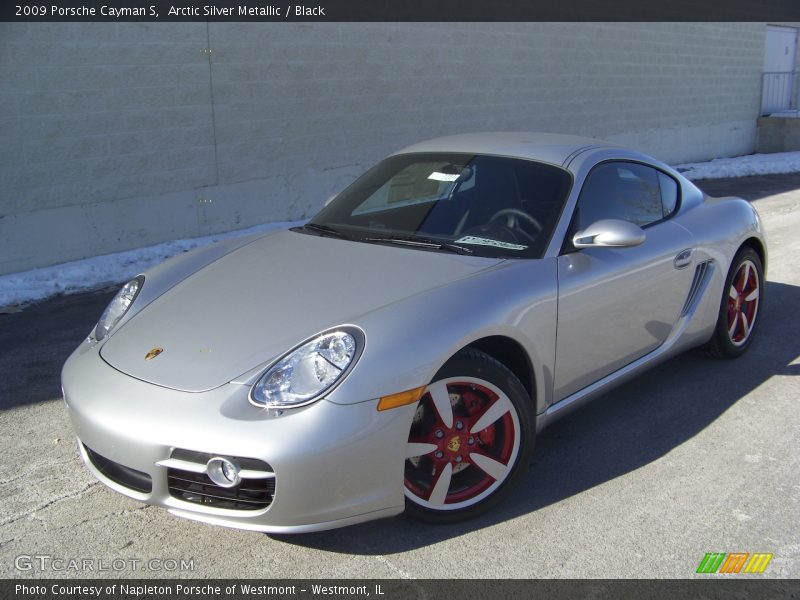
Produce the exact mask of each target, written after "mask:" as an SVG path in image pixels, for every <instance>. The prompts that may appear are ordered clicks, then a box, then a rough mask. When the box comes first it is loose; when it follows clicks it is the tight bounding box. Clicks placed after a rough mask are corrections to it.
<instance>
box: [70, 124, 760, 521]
mask: <svg viewBox="0 0 800 600" xmlns="http://www.w3.org/2000/svg"><path fill="white" fill-rule="evenodd" d="M766 254H767V249H766V245H765V240H764V234H763V231H762V226H761V222H760V220H759V217H758V214H757V213H756V211H755V210H754V209H753V207H752V206H751V205H750V204H749V203H747V202H746V201H744V200H742V199H739V198H720V199H713V198H709V197H707V196H705V195H704V194H703V193H702V192H701V191H700V190H699V189H698V188H697V187H695V186H694V185H693V184H692V183H691V182H689V181H688V180H687V179H685V178H684V177H682V176H681V175H680V174H679V173H677V172H676V171H675V170H674V169H672V168H670V167H669V166H667V165H665V164H662V163H660V162H658V161H656V160H654V159H652V158H650V157H648V156H645V155H643V154H639V153H637V152H633V151H630V150H626V149H623V148H619V147H616V146H613V145H610V144H606V143H603V142H599V141H597V140H594V139H583V138H577V137H568V136H557V135H548V134H506V133H501V134H473V135H461V136H453V137H446V138H441V139H437V140H433V141H428V142H424V143H421V144H417V145H414V146H411V147H409V148H406V149H405V150H403V151H401V152H398V153H397V154H394V155H392V156H389V157H388V158H386V159H385V160H383V161H382V162H380V163H379V164H378V165H377V166H375V167H374V168H372V169H371V170H369V171H367V172H366V173H365V174H364V175H363V176H362V177H360V178H359V179H357V180H356V181H355V182H354V183H353V184H352V185H351V186H350V187H348V188H347V189H345V190H344V191H342V192H341V193H340V194H339V195H338V196H336V197H335V198H334V199H333V200H332V201H331V202H329V203H328V204H327V205H326V206H325V207H324V208H323V209H322V210H321V212H319V213H318V214H317V215H316V216H315V217H314V218H312V219H311V220H310V221H309V222H308V223H307V224H306V225H304V226H302V227H298V228H294V229H292V230H286V231H280V232H272V233H268V234H263V235H256V236H251V237H247V238H240V239H235V240H229V241H226V242H222V243H218V244H216V245H213V246H209V247H206V248H203V249H199V250H196V251H194V252H190V253H186V254H183V255H181V256H178V257H175V258H173V259H170V260H168V261H166V262H164V263H162V264H161V265H159V266H157V267H155V268H153V269H151V270H149V271H147V272H145V273H143V274H142V275H140V276H139V277H137V278H136V279H134V280H132V281H130V282H128V283H127V284H125V286H124V287H123V288H122V289H121V290H120V292H119V293H118V294H117V295H116V297H115V298H114V299H113V300H112V301H111V303H110V304H109V306H108V308H107V309H106V310H105V312H104V313H103V315H102V317H101V318H100V321H99V322H98V324H97V326H96V327H95V328H94V330H93V331H92V333H91V334H90V335H89V337H88V338H87V339H86V340H85V341H84V342H83V343H82V344H81V345H80V346H79V347H78V348H77V350H76V351H75V352H74V353H73V354H72V356H71V357H70V358H69V360H68V361H67V363H66V365H65V366H64V370H63V374H62V381H63V389H64V396H65V401H66V404H67V406H68V411H69V414H70V417H71V419H72V423H73V424H74V428H75V431H76V433H77V436H78V439H79V449H80V452H81V454H82V456H83V459H84V461H85V463H86V465H87V466H88V468H89V469H90V470H91V472H92V473H93V474H94V475H95V476H96V477H97V478H98V479H100V480H101V481H102V482H103V483H105V484H106V485H107V486H108V487H110V488H112V489H114V490H116V491H118V492H121V493H123V494H125V495H127V496H130V497H132V498H136V499H138V500H142V501H144V502H149V503H152V504H156V505H160V506H164V507H166V508H168V509H169V510H170V511H171V512H172V513H174V514H176V515H180V516H182V517H187V518H190V519H197V520H200V521H205V522H209V523H216V524H220V525H227V526H232V527H240V528H245V529H253V530H259V531H268V532H302V531H313V530H321V529H327V528H333V527H339V526H343V525H348V524H352V523H357V522H361V521H367V520H370V519H376V518H379V517H385V516H389V515H395V514H398V513H400V512H402V511H403V510H405V511H407V512H409V513H411V514H412V515H414V516H416V517H419V518H422V519H426V520H431V521H453V520H457V519H463V518H467V517H471V516H473V515H476V514H478V513H480V512H482V511H485V510H487V509H488V508H490V507H491V506H492V505H494V504H495V503H496V502H498V500H500V499H501V498H502V497H503V496H504V495H506V494H507V493H508V492H510V491H511V489H512V487H513V484H514V483H515V481H516V480H517V479H519V478H520V476H521V475H523V473H524V471H525V467H526V465H528V464H529V462H530V460H529V459H530V455H531V452H532V450H533V440H534V436H535V434H536V432H537V431H540V430H541V429H542V428H543V427H545V426H546V425H547V424H548V423H551V422H552V421H553V420H554V419H556V418H558V417H560V416H562V415H564V414H567V413H568V412H570V411H571V410H572V409H574V408H576V407H578V406H579V405H581V404H583V403H584V402H585V401H587V400H589V399H591V398H592V397H594V396H596V395H598V394H600V393H603V392H605V391H607V390H608V389H609V388H611V387H612V386H614V385H616V384H619V383H620V382H622V381H624V380H627V379H629V378H630V377H632V376H634V375H636V374H638V373H641V372H642V371H643V370H645V369H647V368H649V367H651V366H653V365H654V364H656V363H658V362H659V361H662V360H664V359H666V358H668V357H670V356H673V355H675V354H677V353H679V352H683V351H685V350H687V349H689V348H694V347H698V346H703V347H705V349H706V350H707V351H708V352H710V353H711V354H715V355H717V356H719V357H728V358H734V357H738V356H739V355H741V354H742V353H744V352H745V351H746V350H747V348H748V346H749V345H750V343H751V342H752V341H753V336H754V332H755V330H756V327H757V326H758V322H759V319H760V317H761V313H762V310H761V304H762V302H763V289H764V270H765V267H766V260H767V256H766ZM664 426H665V427H668V426H669V424H667V423H665V424H664Z"/></svg>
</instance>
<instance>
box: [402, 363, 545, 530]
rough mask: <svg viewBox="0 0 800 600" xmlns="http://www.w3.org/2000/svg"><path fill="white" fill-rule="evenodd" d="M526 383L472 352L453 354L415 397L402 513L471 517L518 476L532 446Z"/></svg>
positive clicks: (436, 519) (493, 501)
mask: <svg viewBox="0 0 800 600" xmlns="http://www.w3.org/2000/svg"><path fill="white" fill-rule="evenodd" d="M530 404H531V403H530V399H529V397H528V394H527V393H526V391H525V388H524V387H523V386H522V384H521V383H520V382H519V380H518V379H517V378H516V377H515V376H514V374H513V373H511V371H509V370H508V369H507V368H506V367H505V366H504V365H502V364H501V363H499V362H498V361H496V360H494V359H493V358H491V357H490V356H488V355H487V354H484V353H483V352H479V351H477V350H471V349H470V350H465V351H462V352H460V353H459V354H457V355H456V356H455V357H453V358H452V359H451V360H450V361H448V363H447V364H446V365H445V366H444V367H442V369H441V370H440V371H439V373H437V374H436V377H434V381H433V382H432V383H431V384H430V385H429V386H428V389H427V390H426V391H425V393H424V394H423V396H422V398H421V399H420V402H419V405H418V406H417V411H416V413H415V415H414V420H413V423H412V425H411V431H410V433H409V438H408V446H407V451H406V464H405V495H406V511H407V512H408V513H409V514H411V516H413V517H416V518H419V519H422V520H426V521H434V522H453V521H459V520H462V519H468V518H472V517H474V516H476V515H478V514H480V513H482V512H484V511H486V510H488V509H489V508H490V507H491V506H493V505H494V504H496V503H497V502H498V501H499V500H500V499H501V498H502V497H503V496H504V495H505V494H507V493H508V491H509V490H510V489H511V487H512V486H513V484H514V483H515V482H516V481H517V479H518V478H519V477H520V475H521V474H522V472H523V468H522V467H523V466H524V465H526V464H528V463H529V462H530V454H531V451H532V449H533V431H534V430H533V426H532V423H533V419H532V411H531V407H530Z"/></svg>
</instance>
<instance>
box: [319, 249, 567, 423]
mask: <svg viewBox="0 0 800 600" xmlns="http://www.w3.org/2000/svg"><path fill="white" fill-rule="evenodd" d="M556 278H557V271H556V261H555V259H542V260H508V261H505V262H504V263H502V264H501V265H499V266H498V267H496V268H494V269H490V270H488V271H484V272H482V273H479V274H478V275H476V276H474V277H471V278H468V279H465V280H461V281H458V282H455V283H453V284H451V285H448V286H444V287H442V288H437V289H434V290H430V291H428V292H424V293H422V294H418V295H416V296H413V297H411V298H407V299H405V300H402V301H399V302H396V303H394V304H391V305H389V306H385V307H383V308H381V309H378V310H376V311H374V312H372V313H369V314H367V315H364V316H363V317H361V318H360V319H358V320H356V322H355V324H356V325H358V326H359V327H361V328H362V329H363V330H364V333H365V335H366V346H365V349H364V352H363V354H362V356H361V360H360V361H359V363H358V365H356V367H355V368H354V369H353V371H352V372H351V373H350V375H349V376H348V378H347V379H346V380H345V381H344V382H342V384H341V385H340V386H339V387H337V388H336V389H335V390H334V391H333V392H332V393H331V394H330V395H329V397H328V399H329V400H330V401H332V402H336V403H341V404H351V403H356V402H364V401H367V400H372V399H375V398H379V397H381V396H386V395H389V394H394V393H397V392H400V391H404V390H408V389H412V388H415V387H419V386H422V385H427V384H428V383H430V381H431V380H432V378H433V377H434V375H435V374H436V372H437V371H438V370H439V369H440V368H441V367H442V365H444V363H445V362H447V360H448V359H449V358H450V357H451V356H453V355H454V354H455V353H456V352H458V351H459V350H460V349H461V348H464V347H465V346H468V345H469V344H470V343H472V342H474V341H476V340H478V339H481V338H484V337H488V336H506V337H509V338H511V339H512V340H514V341H516V342H517V343H518V344H519V345H520V346H521V347H522V348H523V349H524V351H525V352H526V353H527V355H528V359H529V361H530V364H531V365H532V368H533V371H534V378H535V388H536V389H535V391H536V393H535V402H536V412H537V413H539V412H542V411H543V410H545V408H546V407H547V405H548V404H549V403H550V402H551V397H552V385H553V370H554V369H553V367H554V362H555V339H556V338H555V336H556V319H557V307H558V304H557V292H558V287H557V279H556Z"/></svg>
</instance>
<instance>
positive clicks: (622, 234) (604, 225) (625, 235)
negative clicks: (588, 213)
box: [572, 219, 645, 248]
mask: <svg viewBox="0 0 800 600" xmlns="http://www.w3.org/2000/svg"><path fill="white" fill-rule="evenodd" d="M644 239H645V235H644V231H642V228H641V227H639V226H638V225H635V224H634V223H631V222H630V221H622V220H620V219H601V220H600V221H595V222H594V223H592V224H591V225H589V227H587V228H586V229H584V230H583V231H579V232H578V233H576V234H575V237H573V238H572V245H573V246H575V247H576V248H629V247H631V246H638V245H639V244H641V243H642V242H644Z"/></svg>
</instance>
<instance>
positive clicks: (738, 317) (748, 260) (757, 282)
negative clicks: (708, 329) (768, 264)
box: [704, 247, 764, 358]
mask: <svg viewBox="0 0 800 600" xmlns="http://www.w3.org/2000/svg"><path fill="white" fill-rule="evenodd" d="M763 273H764V271H763V268H762V265H761V259H760V258H759V257H758V254H757V253H756V251H755V250H753V249H752V248H749V247H745V248H742V249H741V250H739V252H737V254H736V256H735V257H734V259H733V263H732V264H731V268H730V271H729V272H728V277H727V279H726V280H725V287H724V291H723V296H722V301H721V303H720V308H719V315H718V317H717V326H716V328H715V330H714V336H713V337H712V338H711V340H710V341H709V342H708V344H707V345H706V346H705V348H704V349H705V350H706V351H707V352H708V353H709V354H711V355H713V356H716V357H719V358H736V357H738V356H741V355H742V354H744V352H745V351H746V350H747V348H748V347H749V346H750V343H751V342H752V341H753V335H754V333H755V329H756V326H757V325H758V320H759V317H760V309H761V303H762V301H763V296H764V293H763V288H764V274H763Z"/></svg>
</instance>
